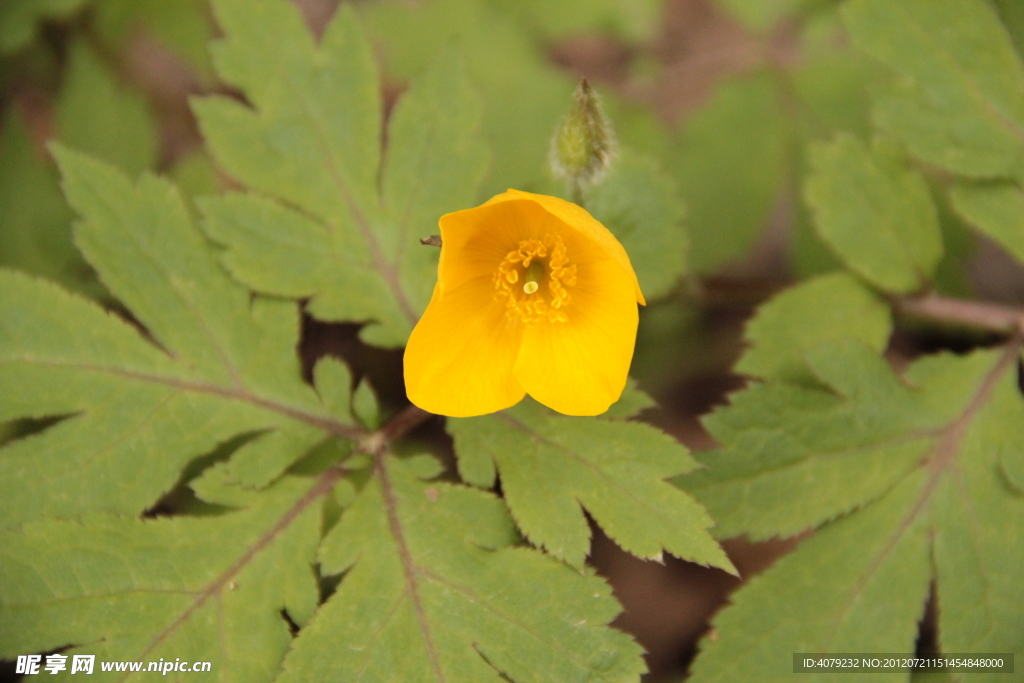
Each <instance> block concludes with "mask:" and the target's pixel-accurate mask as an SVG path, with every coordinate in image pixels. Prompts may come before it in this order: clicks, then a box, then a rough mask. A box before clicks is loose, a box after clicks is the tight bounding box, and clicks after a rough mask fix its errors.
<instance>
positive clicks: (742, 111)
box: [668, 76, 790, 273]
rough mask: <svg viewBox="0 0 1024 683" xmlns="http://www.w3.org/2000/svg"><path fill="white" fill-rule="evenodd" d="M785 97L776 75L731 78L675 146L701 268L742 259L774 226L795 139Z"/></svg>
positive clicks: (673, 162) (674, 163)
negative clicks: (789, 141)
mask: <svg viewBox="0 0 1024 683" xmlns="http://www.w3.org/2000/svg"><path fill="white" fill-rule="evenodd" d="M778 98H779V95H778V93H777V92H776V86H775V82H774V80H773V78H771V77H769V76H756V77H751V78H747V79H742V80H735V81H727V82H724V83H723V84H721V85H720V86H718V89H717V90H716V91H715V94H714V95H713V97H712V99H711V101H710V102H708V103H707V104H706V105H705V106H704V107H703V108H702V109H701V110H700V111H699V112H698V113H696V114H695V115H694V117H693V118H692V119H691V120H690V121H688V122H687V124H686V127H685V128H684V129H683V131H682V133H681V135H680V137H679V141H678V143H677V144H676V146H675V147H674V149H673V155H672V157H671V159H670V160H669V162H668V163H669V168H670V169H671V170H672V171H673V172H674V173H675V176H676V179H677V181H678V183H679V188H680V191H681V193H682V196H683V199H684V200H685V202H686V207H687V209H688V212H689V220H688V222H689V225H690V254H691V258H692V262H693V268H694V269H695V270H696V271H698V272H702V273H706V272H709V271H714V270H717V269H718V268H719V267H721V266H722V265H723V264H725V263H727V262H729V261H733V260H736V259H739V258H740V257H741V256H743V255H744V254H745V253H746V252H747V251H748V250H749V249H750V248H751V247H752V246H753V244H754V242H755V240H756V239H757V238H758V236H759V235H760V234H761V232H762V230H763V229H764V227H765V226H766V225H767V224H768V217H769V214H770V213H771V211H772V208H773V207H774V205H775V201H776V196H777V194H778V192H779V189H780V187H781V182H782V180H783V178H782V176H781V175H780V174H779V168H780V167H783V166H785V159H786V145H787V139H788V138H789V136H790V132H789V131H788V130H787V128H786V125H785V124H786V121H785V119H784V117H783V112H782V109H781V106H780V103H779V99H778Z"/></svg>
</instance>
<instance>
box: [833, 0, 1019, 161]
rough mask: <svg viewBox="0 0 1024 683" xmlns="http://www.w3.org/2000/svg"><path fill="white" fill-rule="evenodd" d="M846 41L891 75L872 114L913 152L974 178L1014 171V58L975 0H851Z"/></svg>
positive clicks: (992, 16) (989, 13)
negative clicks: (847, 38)
mask: <svg viewBox="0 0 1024 683" xmlns="http://www.w3.org/2000/svg"><path fill="white" fill-rule="evenodd" d="M843 12H844V16H845V19H846V25H847V28H848V29H849V31H850V35H851V37H852V38H853V41H854V43H855V44H856V45H857V46H858V47H860V48H861V49H863V50H864V51H866V52H867V53H868V54H870V55H871V56H872V57H875V58H876V59H878V60H879V61H881V62H882V63H884V64H886V65H888V66H889V67H890V68H892V69H893V70H894V71H895V72H896V74H897V79H896V81H895V83H893V84H892V85H891V86H890V87H886V88H884V89H882V90H881V91H880V92H879V94H878V96H877V97H876V104H875V120H876V122H877V123H878V124H880V125H881V126H882V127H883V128H885V129H886V130H888V131H890V132H892V133H893V134H894V135H896V136H897V137H898V138H899V139H900V140H902V141H903V143H904V144H906V145H907V147H908V149H909V150H910V151H911V152H912V153H913V154H914V155H916V156H918V157H920V158H921V159H922V160H924V161H927V162H929V163H931V164H935V165H938V166H941V167H943V168H946V169H949V170H950V171H953V172H954V173H960V174H963V175H966V176H970V177H974V178H1015V179H1018V180H1021V179H1024V67H1022V66H1021V62H1020V60H1019V58H1018V55H1017V53H1016V52H1015V51H1014V48H1013V45H1012V43H1011V42H1010V37H1009V35H1007V32H1006V28H1005V27H1004V26H1003V25H1002V23H1001V22H1000V21H999V17H998V16H997V15H996V13H995V11H994V10H993V8H992V6H991V4H990V3H988V2H985V1H984V0H903V1H901V2H890V0H852V1H851V2H848V3H846V4H845V5H844V7H843Z"/></svg>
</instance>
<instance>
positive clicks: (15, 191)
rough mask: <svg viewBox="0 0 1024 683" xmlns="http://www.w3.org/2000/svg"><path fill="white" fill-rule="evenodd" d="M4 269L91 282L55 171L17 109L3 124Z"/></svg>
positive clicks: (0, 254) (0, 227)
mask: <svg viewBox="0 0 1024 683" xmlns="http://www.w3.org/2000/svg"><path fill="white" fill-rule="evenodd" d="M0 265H2V266H4V267H9V268H18V269H20V270H23V271H25V272H28V273H33V274H36V275H43V276H45V277H48V278H50V279H51V280H56V281H58V282H60V283H61V284H63V285H64V286H66V287H70V288H75V289H81V288H83V286H84V285H85V283H86V282H87V281H88V266H86V264H85V262H84V261H82V259H81V257H80V256H79V255H78V252H76V251H75V248H74V245H73V244H72V242H71V211H70V210H69V209H68V207H67V204H65V202H64V198H63V197H62V196H61V193H60V184H59V179H58V177H57V172H56V170H55V169H53V168H52V167H51V166H50V164H49V163H47V159H46V158H45V153H44V152H43V150H41V149H38V148H37V147H36V146H35V145H34V144H33V141H32V136H31V134H30V132H29V129H28V127H27V126H26V125H25V122H24V121H23V120H22V118H21V116H20V115H19V114H18V113H17V112H16V111H13V110H11V111H8V114H7V116H6V117H4V119H3V120H2V122H0Z"/></svg>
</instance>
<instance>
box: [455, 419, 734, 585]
mask: <svg viewBox="0 0 1024 683" xmlns="http://www.w3.org/2000/svg"><path fill="white" fill-rule="evenodd" d="M448 430H449V431H450V432H451V433H452V435H453V436H454V438H455V451H456V454H457V455H458V465H459V474H460V475H461V476H462V478H463V480H464V481H466V482H468V483H471V484H474V485H476V486H480V487H483V488H490V487H491V486H493V485H494V483H495V478H496V476H497V475H498V474H500V475H501V488H502V494H503V495H504V498H505V502H506V503H507V504H508V506H509V509H510V510H511V511H512V516H513V517H514V518H515V520H516V523H517V524H518V525H519V528H520V529H521V530H522V532H523V534H524V535H525V536H526V538H527V539H528V540H529V541H530V542H531V543H533V544H535V545H537V546H540V547H543V548H544V549H545V550H546V551H547V552H548V553H550V554H551V555H554V556H555V557H557V558H559V559H562V560H564V561H566V562H567V563H569V564H570V565H572V566H574V567H582V566H583V562H584V559H585V557H586V554H587V552H588V550H589V547H590V527H589V526H588V524H587V520H586V518H585V517H584V515H583V509H584V508H585V509H586V510H587V512H589V513H590V515H591V516H592V517H593V518H594V520H595V521H596V522H597V523H598V524H599V525H600V526H601V528H602V529H604V531H605V532H606V533H607V534H608V536H609V537H611V538H612V540H614V541H615V542H616V543H617V544H619V546H621V547H622V548H623V549H624V550H626V551H627V552H629V553H632V554H633V555H636V556H638V557H643V558H654V559H657V558H660V557H661V555H662V551H663V549H664V550H667V551H668V552H670V553H672V554H673V555H676V556H678V557H681V558H683V559H686V560H690V561H692V562H698V563H701V564H706V565H710V566H715V567H720V568H723V569H725V570H726V571H735V570H734V569H733V567H732V564H731V563H730V562H729V560H728V558H727V557H726V556H725V554H724V553H723V552H722V550H721V548H719V547H718V545H717V544H716V543H715V542H714V541H713V540H712V539H711V537H710V536H709V535H708V532H707V531H706V529H707V528H708V527H709V526H711V520H710V519H709V518H708V517H707V515H706V514H705V513H704V510H703V509H702V508H701V507H700V506H699V505H697V504H695V503H694V501H693V500H692V499H691V498H690V497H689V496H687V495H686V494H684V493H683V492H682V491H680V490H679V489H677V488H676V487H674V486H672V485H671V484H669V483H667V482H665V481H664V480H665V479H667V478H668V477H671V476H674V475H678V474H682V473H684V472H689V471H690V470H692V469H693V468H694V467H695V465H696V463H695V462H694V461H693V460H692V458H690V457H689V455H688V454H687V452H686V449H685V448H683V446H681V445H680V444H679V443H677V442H676V441H675V440H674V439H672V438H671V437H669V436H667V435H666V434H663V433H661V432H660V431H658V430H657V429H655V428H653V427H650V426H648V425H644V424H640V423H635V422H617V421H613V420H607V419H600V418H571V417H565V416H561V415H558V414H556V413H554V412H552V411H550V410H548V409H546V408H544V407H542V406H540V405H539V404H537V403H535V402H533V401H524V402H523V403H520V404H519V405H518V406H516V407H514V408H510V409H508V410H505V411H502V412H500V413H496V414H494V415H487V416H483V417H476V418H465V419H449V420H448Z"/></svg>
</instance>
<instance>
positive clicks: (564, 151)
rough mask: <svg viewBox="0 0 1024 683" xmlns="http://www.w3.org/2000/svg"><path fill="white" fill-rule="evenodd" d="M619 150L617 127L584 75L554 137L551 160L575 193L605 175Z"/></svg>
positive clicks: (558, 174) (554, 169) (555, 171)
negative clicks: (617, 147) (616, 140)
mask: <svg viewBox="0 0 1024 683" xmlns="http://www.w3.org/2000/svg"><path fill="white" fill-rule="evenodd" d="M614 151H615V131H614V130H613V129H612V124H611V121H609V120H608V117H607V116H605V114H604V111H603V110H602V108H601V100H600V97H598V94H597V93H596V92H594V90H592V89H591V87H590V84H589V83H587V79H585V78H584V79H581V80H580V84H579V85H578V86H577V87H576V92H575V93H574V95H573V102H572V106H571V107H570V108H569V112H568V113H567V114H566V115H565V118H563V119H562V121H561V123H559V124H558V128H557V129H556V130H555V136H554V138H553V139H552V140H551V153H550V163H551V170H552V171H553V172H554V174H555V175H556V176H557V177H558V178H561V179H563V180H565V181H566V182H567V183H568V184H569V187H570V188H571V189H572V191H573V193H574V194H578V193H579V191H580V188H582V187H584V186H586V185H588V184H593V183H595V182H597V181H599V180H600V179H601V176H602V175H603V174H604V172H605V170H607V168H608V166H609V163H610V162H611V157H612V155H613V153H614Z"/></svg>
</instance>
